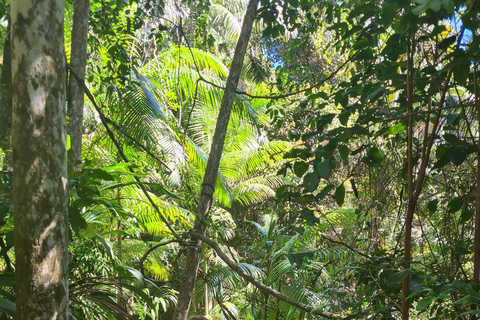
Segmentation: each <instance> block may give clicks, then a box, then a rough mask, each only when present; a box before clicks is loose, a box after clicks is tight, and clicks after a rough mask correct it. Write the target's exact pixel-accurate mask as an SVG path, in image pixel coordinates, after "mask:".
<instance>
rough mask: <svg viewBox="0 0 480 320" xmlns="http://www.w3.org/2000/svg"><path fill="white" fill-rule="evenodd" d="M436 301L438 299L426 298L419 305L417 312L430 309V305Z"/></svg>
mask: <svg viewBox="0 0 480 320" xmlns="http://www.w3.org/2000/svg"><path fill="white" fill-rule="evenodd" d="M435 299H436V297H428V298H424V299H422V300H420V301H418V303H417V311H423V310H425V309H427V308H428V306H429V305H430V304H432V302H433V301H434V300H435Z"/></svg>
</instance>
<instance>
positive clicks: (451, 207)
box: [448, 198, 463, 213]
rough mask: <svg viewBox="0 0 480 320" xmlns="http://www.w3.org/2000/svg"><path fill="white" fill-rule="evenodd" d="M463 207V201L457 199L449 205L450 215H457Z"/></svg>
mask: <svg viewBox="0 0 480 320" xmlns="http://www.w3.org/2000/svg"><path fill="white" fill-rule="evenodd" d="M462 207H463V200H462V199H460V198H455V199H453V200H452V201H450V202H449V203H448V213H455V212H457V211H458V210H460V209H461V208H462Z"/></svg>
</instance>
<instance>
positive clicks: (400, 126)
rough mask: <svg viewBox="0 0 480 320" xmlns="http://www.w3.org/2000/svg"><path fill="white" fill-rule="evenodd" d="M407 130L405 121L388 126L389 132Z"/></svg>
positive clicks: (396, 132)
mask: <svg viewBox="0 0 480 320" xmlns="http://www.w3.org/2000/svg"><path fill="white" fill-rule="evenodd" d="M403 130H405V125H404V124H403V123H400V122H399V123H397V124H395V125H394V126H393V127H390V128H388V130H387V134H398V133H400V132H402V131H403Z"/></svg>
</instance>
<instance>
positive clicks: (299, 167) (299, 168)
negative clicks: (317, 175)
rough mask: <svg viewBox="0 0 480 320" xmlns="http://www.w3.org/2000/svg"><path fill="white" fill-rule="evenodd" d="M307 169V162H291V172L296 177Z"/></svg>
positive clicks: (300, 175)
mask: <svg viewBox="0 0 480 320" xmlns="http://www.w3.org/2000/svg"><path fill="white" fill-rule="evenodd" d="M307 170H308V163H306V162H303V161H297V162H295V163H294V164H293V172H294V173H295V175H296V176H297V177H299V178H300V177H303V175H304V174H305V172H307Z"/></svg>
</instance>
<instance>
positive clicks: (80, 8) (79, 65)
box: [67, 0, 90, 171]
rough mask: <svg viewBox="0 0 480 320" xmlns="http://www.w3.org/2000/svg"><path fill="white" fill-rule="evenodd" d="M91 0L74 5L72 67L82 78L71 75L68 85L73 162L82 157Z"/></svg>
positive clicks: (77, 168)
mask: <svg viewBox="0 0 480 320" xmlns="http://www.w3.org/2000/svg"><path fill="white" fill-rule="evenodd" d="M89 10H90V0H75V1H74V6H73V27H72V49H71V51H72V52H71V57H70V67H71V68H72V69H73V70H75V73H76V74H77V75H78V76H79V77H80V78H81V79H77V78H76V77H75V76H70V79H69V86H68V108H67V110H68V111H67V115H68V117H69V123H68V130H67V131H68V134H69V135H70V150H71V159H70V160H71V161H72V164H74V163H76V162H78V161H79V160H81V159H82V133H83V103H84V95H85V93H84V91H83V85H82V83H83V81H84V80H85V68H86V65H87V38H88V16H89ZM74 169H75V170H76V171H78V170H80V164H75V165H74Z"/></svg>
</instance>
